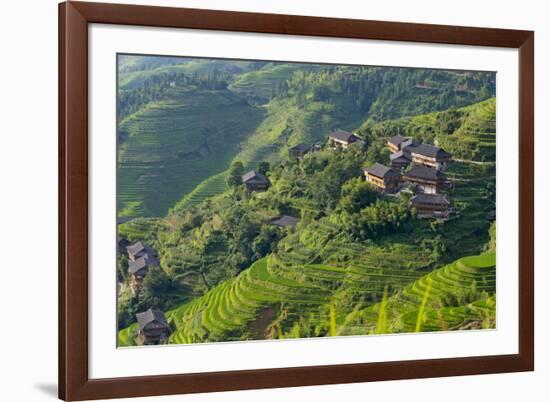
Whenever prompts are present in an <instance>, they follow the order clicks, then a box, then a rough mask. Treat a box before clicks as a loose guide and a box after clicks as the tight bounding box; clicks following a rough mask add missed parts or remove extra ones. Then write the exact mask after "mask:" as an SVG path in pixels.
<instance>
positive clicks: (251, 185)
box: [242, 170, 269, 191]
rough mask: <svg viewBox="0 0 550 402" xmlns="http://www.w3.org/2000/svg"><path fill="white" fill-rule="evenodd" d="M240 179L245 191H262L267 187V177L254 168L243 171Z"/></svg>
mask: <svg viewBox="0 0 550 402" xmlns="http://www.w3.org/2000/svg"><path fill="white" fill-rule="evenodd" d="M242 181H243V184H244V187H245V189H246V190H247V191H263V190H267V189H268V188H269V179H268V178H267V177H265V175H263V174H261V173H258V172H256V171H254V170H251V171H250V172H248V173H245V174H244V175H243V176H242Z"/></svg>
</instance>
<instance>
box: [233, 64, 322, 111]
mask: <svg viewBox="0 0 550 402" xmlns="http://www.w3.org/2000/svg"><path fill="white" fill-rule="evenodd" d="M305 69H307V70H315V69H318V66H315V65H303V64H292V63H288V64H273V63H268V64H266V65H265V66H263V67H262V68H261V69H259V70H255V71H249V72H246V73H244V74H241V75H239V76H238V78H237V79H236V80H235V81H234V82H233V83H232V84H231V86H230V89H231V90H232V91H234V92H236V93H239V94H241V95H243V96H244V97H246V98H247V99H248V100H249V101H250V102H252V103H254V104H257V105H263V104H265V103H267V102H268V101H269V100H270V99H271V97H272V96H273V95H275V93H276V91H277V86H278V84H279V83H281V82H283V81H286V80H288V79H289V78H290V77H291V76H292V74H293V73H294V72H295V71H304V70H305Z"/></svg>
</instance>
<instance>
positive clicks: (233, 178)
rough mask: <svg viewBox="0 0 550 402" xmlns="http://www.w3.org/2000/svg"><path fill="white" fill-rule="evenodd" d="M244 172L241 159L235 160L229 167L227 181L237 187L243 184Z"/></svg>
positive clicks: (229, 184)
mask: <svg viewBox="0 0 550 402" xmlns="http://www.w3.org/2000/svg"><path fill="white" fill-rule="evenodd" d="M243 173H244V166H243V163H242V162H240V161H235V162H233V163H232V164H231V166H230V167H229V173H228V175H227V179H226V180H225V182H226V183H227V185H228V186H229V187H237V186H240V185H241V184H242V178H241V176H242V175H243Z"/></svg>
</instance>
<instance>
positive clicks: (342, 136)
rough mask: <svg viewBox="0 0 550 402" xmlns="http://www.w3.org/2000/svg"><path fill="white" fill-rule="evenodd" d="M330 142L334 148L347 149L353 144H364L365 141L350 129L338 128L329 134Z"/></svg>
mask: <svg viewBox="0 0 550 402" xmlns="http://www.w3.org/2000/svg"><path fill="white" fill-rule="evenodd" d="M328 143H329V145H330V146H331V147H332V148H341V149H347V148H348V147H349V146H350V145H352V144H356V145H364V144H365V141H363V140H362V139H361V138H360V137H358V136H356V135H355V134H353V133H350V132H349V131H344V130H336V131H334V132H333V133H331V134H330V135H329V136H328Z"/></svg>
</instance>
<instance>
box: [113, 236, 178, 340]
mask: <svg viewBox="0 0 550 402" xmlns="http://www.w3.org/2000/svg"><path fill="white" fill-rule="evenodd" d="M118 247H119V250H126V253H127V254H128V272H129V273H130V274H131V282H130V287H131V289H132V292H133V293H134V294H138V293H139V290H140V289H141V286H142V284H143V280H144V278H145V276H146V275H147V273H148V272H149V269H150V268H153V267H158V266H159V262H158V259H157V257H156V254H155V252H154V250H153V249H152V248H151V247H150V246H148V245H147V244H144V243H143V242H141V241H138V242H135V243H130V242H129V241H128V240H126V239H125V238H123V237H119V239H118ZM136 319H137V322H138V326H139V334H138V337H137V341H138V342H139V343H140V344H142V345H158V344H160V343H164V342H165V341H166V340H167V339H168V336H169V335H170V326H169V325H168V323H167V322H166V319H165V318H164V313H163V312H162V311H161V310H159V309H151V308H150V309H148V310H147V311H145V312H142V313H137V314H136Z"/></svg>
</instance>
